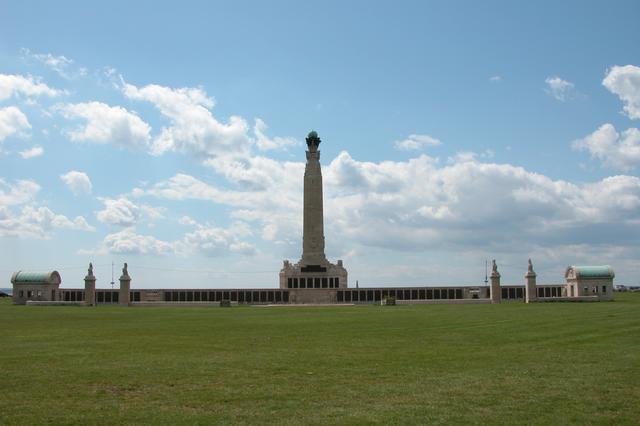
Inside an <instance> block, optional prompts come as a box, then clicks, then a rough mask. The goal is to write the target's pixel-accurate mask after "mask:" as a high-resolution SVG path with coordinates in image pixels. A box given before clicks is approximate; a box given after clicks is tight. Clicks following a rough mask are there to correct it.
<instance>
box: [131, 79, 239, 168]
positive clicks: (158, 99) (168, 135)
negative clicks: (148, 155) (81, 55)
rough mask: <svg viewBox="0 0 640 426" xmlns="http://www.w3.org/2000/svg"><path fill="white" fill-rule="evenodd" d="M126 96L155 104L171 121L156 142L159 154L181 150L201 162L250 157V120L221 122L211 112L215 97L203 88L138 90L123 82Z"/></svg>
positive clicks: (158, 86)
mask: <svg viewBox="0 0 640 426" xmlns="http://www.w3.org/2000/svg"><path fill="white" fill-rule="evenodd" d="M122 90H123V93H124V95H125V96H126V97H127V98H129V99H133V100H139V101H147V102H150V103H152V104H153V105H154V106H155V107H156V108H157V109H158V110H159V111H160V113H161V114H162V115H163V116H164V117H166V118H167V119H168V120H169V123H170V125H169V126H168V127H163V128H162V130H161V132H160V135H158V136H157V137H156V138H155V139H154V140H153V146H152V152H153V153H154V154H156V155H160V154H163V153H164V152H167V151H177V152H182V153H187V154H190V155H193V156H194V157H196V158H198V159H206V158H215V157H220V156H234V155H243V156H244V155H246V154H247V153H248V150H249V148H250V144H251V139H250V138H249V137H248V135H247V131H248V129H249V127H248V125H247V123H246V121H245V120H244V119H243V118H241V117H238V116H231V117H230V118H229V123H228V124H225V123H223V122H221V121H219V120H217V119H216V118H215V117H214V116H213V114H212V113H211V111H210V109H211V108H213V106H214V100H213V98H211V97H209V96H208V95H207V94H206V92H205V91H204V90H202V89H199V88H178V89H173V88H169V87H164V86H160V85H156V84H150V85H147V86H144V87H136V86H134V85H132V84H128V83H125V82H123V86H122Z"/></svg>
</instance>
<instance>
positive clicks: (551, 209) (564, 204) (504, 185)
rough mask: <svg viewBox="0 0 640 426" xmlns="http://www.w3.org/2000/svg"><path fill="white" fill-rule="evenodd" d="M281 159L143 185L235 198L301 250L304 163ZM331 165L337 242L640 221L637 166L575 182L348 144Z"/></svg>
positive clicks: (457, 243)
mask: <svg viewBox="0 0 640 426" xmlns="http://www.w3.org/2000/svg"><path fill="white" fill-rule="evenodd" d="M280 166H281V169H280V174H281V175H280V176H279V177H278V173H275V174H274V176H276V178H275V179H274V180H271V181H267V182H266V186H265V187H263V188H260V189H256V188H254V189H251V190H241V189H240V190H230V189H225V188H220V187H217V186H215V185H211V184H208V183H206V182H203V181H201V180H199V179H197V178H195V177H193V176H189V175H184V174H181V175H176V176H174V177H173V178H171V179H169V180H167V181H163V182H158V183H156V184H154V185H151V186H150V187H149V188H148V189H146V190H145V191H144V194H141V195H145V196H154V197H158V198H167V199H173V200H187V199H200V200H209V201H212V202H215V203H217V204H223V205H229V206H231V207H232V208H233V210H232V212H231V215H232V217H234V218H236V219H240V220H242V221H244V222H247V223H249V224H252V223H255V224H257V225H258V226H259V227H260V229H261V236H262V238H263V239H265V240H268V241H272V242H276V243H284V244H287V245H288V246H290V247H291V248H292V249H293V250H295V249H299V245H300V238H301V229H302V223H301V217H302V214H301V213H302V210H301V208H302V205H301V204H302V202H301V200H302V188H301V186H302V176H303V167H304V165H303V164H302V163H298V164H296V165H295V166H290V167H289V170H287V171H285V168H284V167H283V166H284V165H283V164H282V163H281V164H280ZM257 167H260V165H257ZM323 175H324V183H325V221H326V223H325V230H326V232H327V235H328V239H327V240H328V241H331V242H332V244H333V245H334V246H333V247H334V250H335V245H338V246H339V247H350V249H353V248H354V247H358V246H363V247H379V248H381V249H400V250H418V251H420V250H430V249H436V248H438V249H440V248H442V249H449V250H460V249H462V248H465V249H468V248H469V247H477V248H480V247H481V248H483V249H484V250H488V249H494V248H496V247H501V248H502V249H504V250H507V251H509V250H513V247H514V246H516V247H519V248H520V249H524V247H531V246H532V245H536V244H537V245H539V246H545V245H555V244H557V243H558V242H565V243H566V242H567V241H571V242H575V243H580V242H581V241H582V242H584V239H585V238H586V237H587V236H588V237H589V238H590V239H591V243H597V242H598V240H599V239H600V240H599V241H600V242H602V241H605V240H607V238H610V235H612V233H615V234H616V235H618V234H620V235H621V237H620V241H619V243H620V244H625V243H629V242H628V241H627V242H625V241H626V240H625V238H626V239H629V238H631V236H632V235H636V234H637V232H635V231H633V229H635V227H637V224H638V223H640V179H638V178H637V177H633V176H616V177H613V178H607V179H603V180H601V181H598V182H595V183H591V184H582V185H575V184H572V183H569V182H566V181H562V180H553V179H550V178H548V177H546V176H543V175H540V174H537V173H533V172H529V171H527V170H525V169H523V168H521V167H515V166H512V165H509V164H495V163H484V162H482V161H480V160H479V159H478V158H476V157H473V158H472V159H467V160H464V159H458V160H457V161H455V162H452V163H448V164H447V165H444V166H441V165H439V163H438V162H437V161H436V160H434V159H433V158H431V157H429V156H426V155H422V156H419V157H417V158H412V159H409V160H407V161H400V162H394V161H383V162H380V163H373V162H362V161H358V160H356V159H354V158H352V157H351V156H350V155H349V154H348V153H347V152H342V153H340V154H339V155H338V157H337V158H335V159H334V160H333V161H331V162H330V163H329V164H328V165H327V166H325V167H324V169H323ZM213 234H214V235H216V234H215V233H213ZM625 235H626V237H625ZM607 241H608V240H607ZM338 250H340V248H338Z"/></svg>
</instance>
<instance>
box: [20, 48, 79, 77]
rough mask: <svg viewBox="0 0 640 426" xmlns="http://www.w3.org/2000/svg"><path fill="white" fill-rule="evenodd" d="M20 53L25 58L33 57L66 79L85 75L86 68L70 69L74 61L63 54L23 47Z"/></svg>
mask: <svg viewBox="0 0 640 426" xmlns="http://www.w3.org/2000/svg"><path fill="white" fill-rule="evenodd" d="M22 55H23V56H24V57H25V58H31V59H35V60H36V61H38V62H41V63H43V64H44V65H46V66H47V67H49V68H50V69H51V70H53V71H54V72H55V73H56V74H58V75H59V76H60V77H63V78H66V79H72V78H76V77H82V76H85V75H87V69H86V68H83V67H80V68H78V69H72V68H74V67H73V63H74V61H73V60H72V59H69V58H67V57H66V56H64V55H59V56H56V55H52V54H51V53H34V52H31V51H30V50H29V49H24V48H23V49H22Z"/></svg>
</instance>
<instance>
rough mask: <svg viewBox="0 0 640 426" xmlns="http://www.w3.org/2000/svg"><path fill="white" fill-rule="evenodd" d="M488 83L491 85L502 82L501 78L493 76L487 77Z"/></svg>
mask: <svg viewBox="0 0 640 426" xmlns="http://www.w3.org/2000/svg"><path fill="white" fill-rule="evenodd" d="M489 81H491V82H492V83H499V82H500V81H502V77H501V76H499V75H494V76H491V77H489Z"/></svg>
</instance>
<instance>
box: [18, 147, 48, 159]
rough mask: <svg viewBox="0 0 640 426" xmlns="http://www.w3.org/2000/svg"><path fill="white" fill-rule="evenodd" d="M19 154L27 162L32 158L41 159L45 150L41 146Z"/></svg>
mask: <svg viewBox="0 0 640 426" xmlns="http://www.w3.org/2000/svg"><path fill="white" fill-rule="evenodd" d="M19 154H20V157H22V158H23V159H25V160H28V159H30V158H35V157H40V156H41V155H42V154H44V149H43V148H42V147H41V146H39V145H36V146H34V147H33V148H30V149H27V150H24V151H20V152H19Z"/></svg>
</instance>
